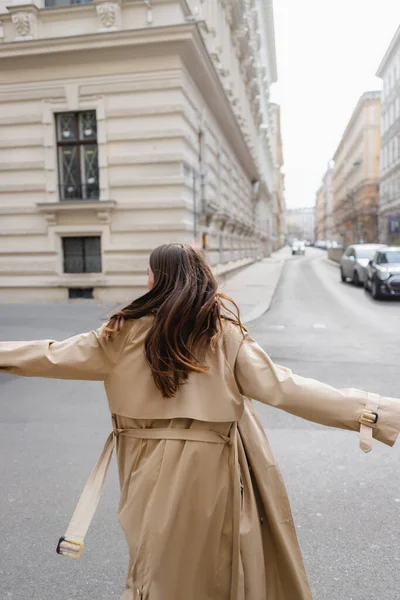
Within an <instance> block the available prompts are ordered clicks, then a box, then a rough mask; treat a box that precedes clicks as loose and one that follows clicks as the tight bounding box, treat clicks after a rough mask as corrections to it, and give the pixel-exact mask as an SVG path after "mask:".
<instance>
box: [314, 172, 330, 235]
mask: <svg viewBox="0 0 400 600" xmlns="http://www.w3.org/2000/svg"><path fill="white" fill-rule="evenodd" d="M332 207H333V162H332V161H330V162H329V164H328V168H327V170H326V172H325V175H324V176H323V178H322V184H321V186H320V188H319V189H318V191H317V194H316V198H315V239H316V241H318V240H319V241H329V242H331V241H333V240H334V239H335V235H334V224H333V214H332Z"/></svg>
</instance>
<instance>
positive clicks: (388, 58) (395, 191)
mask: <svg viewBox="0 0 400 600" xmlns="http://www.w3.org/2000/svg"><path fill="white" fill-rule="evenodd" d="M377 75H378V77H381V78H382V80H383V92H382V114H381V165H380V199H379V241H380V242H383V243H385V244H396V245H400V27H399V28H398V29H397V31H396V34H395V36H394V38H393V39H392V41H391V43H390V45H389V48H388V50H387V52H386V54H385V56H384V58H383V60H382V62H381V64H380V66H379V69H378V72H377Z"/></svg>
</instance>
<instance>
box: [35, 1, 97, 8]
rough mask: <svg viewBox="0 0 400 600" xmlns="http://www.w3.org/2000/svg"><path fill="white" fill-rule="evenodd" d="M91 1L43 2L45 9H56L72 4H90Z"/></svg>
mask: <svg viewBox="0 0 400 600" xmlns="http://www.w3.org/2000/svg"><path fill="white" fill-rule="evenodd" d="M91 2H92V0H45V3H44V5H45V7H46V8H57V7H58V6H73V5H74V4H90V3H91Z"/></svg>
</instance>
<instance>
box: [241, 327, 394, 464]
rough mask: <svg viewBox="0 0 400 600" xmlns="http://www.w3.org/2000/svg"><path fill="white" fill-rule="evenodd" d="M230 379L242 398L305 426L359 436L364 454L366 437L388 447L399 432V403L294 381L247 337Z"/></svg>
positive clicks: (305, 380) (368, 442) (299, 379)
mask: <svg viewBox="0 0 400 600" xmlns="http://www.w3.org/2000/svg"><path fill="white" fill-rule="evenodd" d="M235 377H236V381H237V384H238V386H239V389H240V390H241V393H242V394H243V395H244V396H248V397H249V398H254V399H255V400H259V401H260V402H263V403H264V404H269V405H271V406H275V407H276V408H280V409H282V410H284V411H286V412H288V413H291V414H292V415H296V416H297V417H302V418H303V419H307V420H308V421H314V422H315V423H320V424H322V425H328V426H330V427H338V428H342V429H352V430H354V431H359V432H360V446H361V449H362V450H363V451H364V452H369V451H370V450H371V448H372V437H374V438H376V439H377V440H379V441H380V442H383V443H384V444H387V445H389V446H393V444H394V443H395V441H396V438H397V435H398V433H399V430H400V400H398V399H395V398H387V397H382V396H378V395H377V394H371V393H368V392H363V391H361V390H357V389H353V388H348V389H336V388H334V387H331V386H330V385H326V384H324V383H321V382H319V381H316V380H315V379H308V378H305V377H299V376H298V375H295V374H293V373H292V371H291V370H290V369H287V368H285V367H282V366H280V365H275V364H274V363H273V362H272V361H271V359H270V358H269V356H267V354H266V353H265V352H264V351H263V350H262V348H260V346H259V345H258V344H257V343H256V342H255V341H254V340H253V339H252V338H251V337H250V336H248V335H247V336H246V337H245V338H244V340H243V341H242V342H241V344H240V347H239V351H238V354H237V357H236V363H235Z"/></svg>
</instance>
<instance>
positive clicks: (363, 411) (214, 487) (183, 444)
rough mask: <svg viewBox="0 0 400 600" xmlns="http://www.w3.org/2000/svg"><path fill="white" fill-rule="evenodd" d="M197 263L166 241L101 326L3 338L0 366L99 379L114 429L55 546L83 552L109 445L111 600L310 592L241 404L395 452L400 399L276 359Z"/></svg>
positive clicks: (264, 453)
mask: <svg viewBox="0 0 400 600" xmlns="http://www.w3.org/2000/svg"><path fill="white" fill-rule="evenodd" d="M226 301H230V299H229V298H228V297H226V296H224V295H223V294H221V293H219V292H218V285H217V281H216V279H215V277H214V276H213V274H212V272H211V269H210V267H209V266H208V264H207V263H206V261H205V259H204V257H203V255H202V254H201V253H200V252H199V251H198V250H196V249H194V248H192V247H191V246H187V245H183V244H167V245H163V246H160V247H159V248H156V249H155V250H154V252H153V253H152V254H151V257H150V268H149V292H148V293H147V294H145V295H144V296H142V297H141V298H139V299H137V300H135V301H134V302H132V303H131V304H130V305H128V306H126V307H125V308H124V309H122V310H121V311H119V312H117V313H116V314H115V315H114V316H113V317H111V319H110V320H109V322H108V323H107V324H106V325H105V326H104V327H103V328H101V329H100V330H99V331H97V332H93V331H91V332H90V333H86V334H82V335H78V336H75V337H73V338H70V339H68V340H65V341H63V342H54V341H49V340H46V341H38V342H10V343H7V342H3V343H1V344H0V365H1V370H2V371H6V372H8V373H13V374H16V375H24V376H36V377H55V378H60V379H91V380H101V381H104V382H105V387H106V391H107V396H108V400H109V406H110V411H111V414H112V421H113V432H112V433H111V434H110V436H109V438H108V440H107V442H106V446H105V448H104V451H103V453H102V456H101V457H100V459H99V462H98V464H97V465H96V467H95V469H94V471H93V472H92V474H91V476H90V478H89V481H88V483H87V485H86V488H85V490H84V492H83V494H82V497H81V499H80V501H79V504H78V506H77V508H76V510H75V513H74V515H73V517H72V520H71V522H70V525H69V527H68V529H67V532H66V534H65V536H64V537H63V538H61V540H60V542H59V545H58V548H57V551H58V552H59V553H60V554H64V555H67V556H74V557H76V556H80V554H81V551H82V548H83V539H84V536H85V533H86V531H87V529H88V527H89V524H90V520H91V518H92V516H93V513H94V510H95V508H96V505H97V502H98V499H99V494H100V491H101V487H102V483H103V480H104V476H105V473H106V470H107V467H108V463H109V460H110V457H111V453H112V450H113V445H114V440H116V444H117V456H118V468H119V476H120V484H121V500H120V506H119V520H120V523H121V526H122V528H123V530H124V532H125V535H126V538H127V541H128V546H129V554H130V565H129V570H128V576H127V583H126V590H125V593H124V594H123V596H122V599H121V600H140V599H141V600H264V599H267V600H305V599H310V598H311V593H310V589H309V585H308V582H307V576H306V573H305V570H304V566H303V562H302V558H301V553H300V549H299V546H298V542H297V538H296V533H295V529H294V526H293V520H292V515H291V512H290V507H289V502H288V499H287V496H286V492H285V488H284V485H283V481H282V478H281V475H280V472H279V470H278V467H277V465H276V462H275V459H274V457H273V455H272V453H271V450H270V448H269V445H268V442H267V440H266V438H265V434H264V431H263V428H262V426H261V425H260V423H259V421H258V420H257V417H256V416H255V414H254V411H253V408H252V405H251V401H250V400H248V399H247V397H249V398H255V399H257V400H259V401H260V402H264V403H266V404H269V405H272V406H276V407H277V408H281V409H283V410H285V411H287V412H289V413H292V414H294V415H297V416H299V417H303V418H305V419H309V420H311V421H315V422H317V423H321V424H324V425H330V426H333V427H341V428H344V429H352V430H356V431H360V436H361V447H362V449H363V450H364V451H365V452H368V451H369V450H370V449H371V441H372V437H375V438H376V439H378V440H380V441H381V442H384V443H385V444H388V445H390V446H391V445H393V444H394V442H395V440H396V437H397V434H398V431H399V428H400V402H399V401H398V400H395V399H391V398H383V397H379V396H378V395H376V394H368V393H365V392H362V391H359V390H356V389H347V390H336V389H334V388H332V387H330V386H327V385H324V384H322V383H319V382H317V381H314V380H312V379H305V378H302V377H298V376H296V375H293V374H292V373H291V371H290V370H289V369H286V368H284V367H281V366H278V365H274V364H273V363H272V362H271V360H270V359H269V358H268V356H267V355H266V354H265V353H264V351H263V350H262V349H261V348H260V347H259V346H258V345H257V344H256V342H255V341H254V340H253V339H252V338H251V337H250V336H249V335H248V334H247V332H246V330H245V328H244V327H243V325H242V324H241V322H240V317H239V312H238V310H235V309H237V307H236V305H235V304H234V303H233V302H232V301H230V302H232V305H231V306H233V309H232V310H230V309H229V308H228V305H227V304H226Z"/></svg>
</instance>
